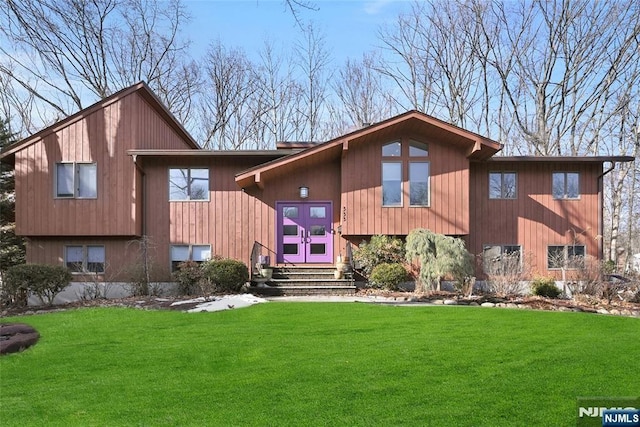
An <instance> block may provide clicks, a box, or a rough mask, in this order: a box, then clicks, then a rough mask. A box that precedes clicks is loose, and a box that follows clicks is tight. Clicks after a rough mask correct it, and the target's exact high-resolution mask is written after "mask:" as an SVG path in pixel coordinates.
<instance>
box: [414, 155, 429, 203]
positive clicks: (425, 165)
mask: <svg viewBox="0 0 640 427" xmlns="http://www.w3.org/2000/svg"><path fill="white" fill-rule="evenodd" d="M409 205H410V206H429V162H409Z"/></svg>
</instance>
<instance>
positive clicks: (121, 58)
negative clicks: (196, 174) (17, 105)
mask: <svg viewBox="0 0 640 427" xmlns="http://www.w3.org/2000/svg"><path fill="white" fill-rule="evenodd" d="M3 3H4V7H3V8H2V12H0V31H1V32H2V34H3V35H4V37H5V38H6V39H7V40H8V41H9V43H7V44H4V43H3V45H2V46H0V53H1V54H2V59H1V60H0V73H1V74H3V75H4V76H5V78H9V79H11V81H12V83H13V84H14V85H15V86H16V87H20V90H21V92H23V93H24V96H25V97H26V98H27V99H28V97H33V98H35V99H36V100H37V101H38V102H39V103H41V104H43V105H45V106H46V108H47V109H48V110H50V111H53V112H55V114H57V115H58V116H59V117H64V116H67V115H69V114H70V113H71V112H73V111H75V110H78V109H82V108H83V107H85V106H86V104H88V103H92V102H94V101H95V100H96V98H98V99H100V98H104V97H107V96H109V95H110V94H112V93H113V92H115V91H117V90H119V89H121V88H122V87H125V86H128V85H131V84H133V83H135V82H137V81H140V80H145V81H147V82H148V83H149V85H150V86H151V87H152V88H153V89H154V90H155V91H156V92H157V93H158V95H159V96H160V97H161V99H162V101H163V102H165V104H167V105H168V106H170V108H171V109H172V111H173V112H174V114H176V115H177V116H178V118H184V117H186V116H187V115H188V113H189V110H190V99H188V98H185V97H183V96H182V95H183V94H185V93H187V94H188V93H190V92H191V91H192V87H193V85H194V84H196V82H197V75H195V73H194V69H195V68H194V67H193V65H192V64H191V63H190V61H189V60H187V56H186V53H187V48H188V43H187V42H184V41H182V40H181V39H180V37H179V31H180V28H181V26H182V25H183V24H184V23H185V22H186V21H187V20H188V16H187V14H186V12H185V10H184V8H183V6H182V4H181V3H180V0H170V1H167V2H154V1H150V0H93V1H73V0H47V1H42V0H20V1H16V0H3ZM33 130H34V129H29V131H33Z"/></svg>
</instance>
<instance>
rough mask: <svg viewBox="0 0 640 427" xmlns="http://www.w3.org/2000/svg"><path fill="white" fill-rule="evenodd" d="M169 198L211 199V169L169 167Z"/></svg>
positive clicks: (175, 199) (176, 199) (177, 199)
mask: <svg viewBox="0 0 640 427" xmlns="http://www.w3.org/2000/svg"><path fill="white" fill-rule="evenodd" d="M169 200H174V201H179V200H209V169H206V168H202V169H197V168H171V169H169Z"/></svg>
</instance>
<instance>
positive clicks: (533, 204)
mask: <svg viewBox="0 0 640 427" xmlns="http://www.w3.org/2000/svg"><path fill="white" fill-rule="evenodd" d="M498 171H505V172H516V173H517V176H518V178H517V179H518V190H517V191H518V193H517V199H515V200H491V199H489V181H488V179H489V172H498ZM553 172H579V173H580V199H578V200H555V199H553V196H552V194H551V178H552V173H553ZM600 173H602V165H601V164H594V163H578V164H575V163H573V164H569V163H567V164H562V163H557V162H556V163H545V162H526V163H525V162H515V161H514V162H508V163H507V162H494V163H492V162H487V163H472V165H471V215H472V220H471V232H470V236H469V245H470V246H469V248H470V251H471V252H472V253H473V254H476V255H480V254H482V250H483V246H484V245H521V246H522V250H523V252H524V255H525V259H526V260H527V261H528V262H530V263H531V264H532V266H531V267H532V268H533V272H534V274H536V273H537V274H544V275H548V274H552V275H553V274H556V272H553V271H549V270H548V269H547V246H549V245H571V244H574V242H575V244H579V245H585V246H586V251H587V255H589V256H593V257H596V258H597V257H599V245H600V237H599V233H600V231H599V222H598V221H599V219H598V212H599V193H598V175H599V174H600ZM556 275H557V274H556Z"/></svg>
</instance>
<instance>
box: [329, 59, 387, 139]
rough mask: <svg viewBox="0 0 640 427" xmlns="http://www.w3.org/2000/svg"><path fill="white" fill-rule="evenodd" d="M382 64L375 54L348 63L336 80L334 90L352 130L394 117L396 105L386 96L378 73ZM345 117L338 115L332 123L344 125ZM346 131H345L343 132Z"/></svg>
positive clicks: (345, 124) (349, 60) (341, 110)
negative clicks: (378, 65) (377, 69)
mask: <svg viewBox="0 0 640 427" xmlns="http://www.w3.org/2000/svg"><path fill="white" fill-rule="evenodd" d="M378 63H379V59H378V58H377V56H376V54H375V53H369V54H364V55H363V56H362V59H361V60H352V59H347V61H346V63H345V64H344V66H343V67H342V68H341V69H339V70H338V73H337V76H336V78H335V80H333V90H334V91H335V93H336V95H337V97H338V99H339V100H340V107H341V108H339V110H338V111H339V112H344V116H346V118H348V122H346V123H345V122H344V120H343V123H344V124H343V126H350V127H351V128H354V127H356V128H357V127H360V126H362V125H365V124H371V123H375V122H378V121H380V120H382V119H385V118H387V117H390V116H391V115H392V113H393V111H395V110H394V107H395V105H394V104H395V103H394V102H393V100H392V99H391V98H390V97H389V96H387V94H386V93H385V90H384V87H383V82H382V76H381V75H380V73H378V72H377V71H376V69H375V67H376V65H377V64H378ZM340 116H342V114H340V113H338V114H334V117H335V119H333V120H331V121H332V122H340V120H339V118H340ZM341 130H342V131H344V130H345V129H341Z"/></svg>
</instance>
